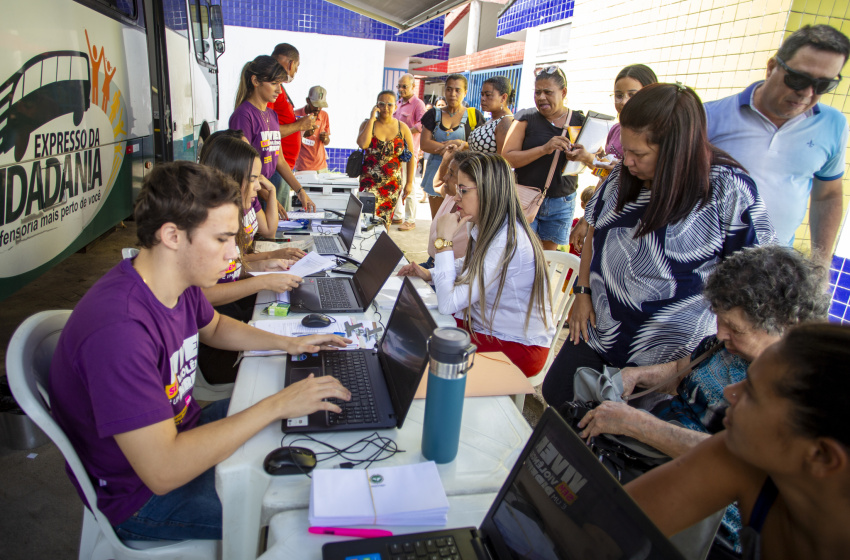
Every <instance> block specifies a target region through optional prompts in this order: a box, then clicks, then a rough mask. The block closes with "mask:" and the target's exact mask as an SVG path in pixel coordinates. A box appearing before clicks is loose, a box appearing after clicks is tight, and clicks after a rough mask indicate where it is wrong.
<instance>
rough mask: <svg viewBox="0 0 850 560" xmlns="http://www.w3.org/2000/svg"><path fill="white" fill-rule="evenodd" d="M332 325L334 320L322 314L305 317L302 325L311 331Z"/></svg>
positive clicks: (311, 314)
mask: <svg viewBox="0 0 850 560" xmlns="http://www.w3.org/2000/svg"><path fill="white" fill-rule="evenodd" d="M331 323H333V319H331V318H330V317H328V316H327V315H322V314H321V313H310V314H309V315H304V318H303V319H301V324H302V325H304V326H305V327H308V328H311V329H320V328H322V327H327V326H328V325H330V324H331Z"/></svg>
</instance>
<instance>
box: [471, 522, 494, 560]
mask: <svg viewBox="0 0 850 560" xmlns="http://www.w3.org/2000/svg"><path fill="white" fill-rule="evenodd" d="M470 542H471V543H472V549H473V550H474V551H475V556H477V557H478V560H493V556H492V555H491V554H490V551H489V550H488V549H487V545H486V543H485V542H484V533H482V532H481V531H479V530H477V529H476V530H475V531H472V540H471V541H470Z"/></svg>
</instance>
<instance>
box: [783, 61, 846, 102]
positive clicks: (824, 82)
mask: <svg viewBox="0 0 850 560" xmlns="http://www.w3.org/2000/svg"><path fill="white" fill-rule="evenodd" d="M773 59H774V60H775V61H776V63H777V64H778V65H779V66H780V67H781V68H782V69H783V70H785V85H786V86H788V87H789V88H791V89H793V90H794V91H800V90H803V89H806V88H807V87H809V86H812V90H814V92H815V95H823V94H824V93H829V92H830V91H832V90H834V89H835V88H837V87H838V84H839V82H841V74H839V75H838V77H836V78H812V77H811V76H809V75H808V74H804V73H803V72H798V71H796V70H792V69H791V68H788V65H787V64H785V62H784V61H783V60H782V59H781V58H779V57H778V56H775V57H773Z"/></svg>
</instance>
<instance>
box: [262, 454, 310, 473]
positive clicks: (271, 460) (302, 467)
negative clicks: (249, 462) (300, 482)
mask: <svg viewBox="0 0 850 560" xmlns="http://www.w3.org/2000/svg"><path fill="white" fill-rule="evenodd" d="M315 467H316V454H315V453H313V451H311V450H310V449H307V448H306V447H279V448H277V449H275V450H274V451H272V452H271V453H269V454H268V455H266V458H265V460H264V461H263V468H264V469H265V470H266V472H267V473H269V474H271V475H275V476H279V475H284V474H307V473H308V472H310V471H312V470H313V469H314V468H315Z"/></svg>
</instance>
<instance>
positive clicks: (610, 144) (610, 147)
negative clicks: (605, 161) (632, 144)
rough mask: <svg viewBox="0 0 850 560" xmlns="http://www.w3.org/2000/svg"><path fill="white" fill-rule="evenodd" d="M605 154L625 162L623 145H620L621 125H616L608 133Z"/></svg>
mask: <svg viewBox="0 0 850 560" xmlns="http://www.w3.org/2000/svg"><path fill="white" fill-rule="evenodd" d="M605 153H606V154H608V155H611V156H614V157H615V158H617V159H618V160H620V161H623V145H622V144H621V143H620V123H616V124H615V125H614V126H612V127H611V130H609V131H608V139H607V141H606V142H605Z"/></svg>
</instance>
